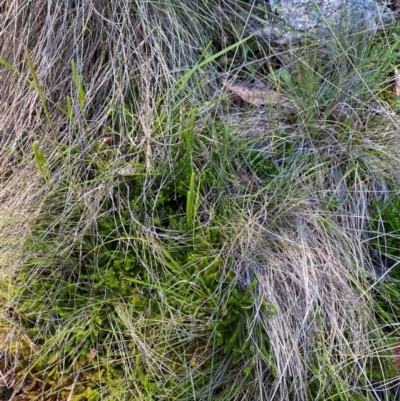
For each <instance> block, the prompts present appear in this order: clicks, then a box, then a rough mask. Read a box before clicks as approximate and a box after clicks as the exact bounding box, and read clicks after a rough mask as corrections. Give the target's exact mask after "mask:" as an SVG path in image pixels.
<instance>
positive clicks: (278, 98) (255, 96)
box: [224, 83, 289, 105]
mask: <svg viewBox="0 0 400 401" xmlns="http://www.w3.org/2000/svg"><path fill="white" fill-rule="evenodd" d="M224 86H225V88H226V89H228V90H230V91H231V92H233V93H234V94H236V95H238V96H239V97H241V98H242V99H243V100H244V101H245V102H248V103H251V104H255V105H262V104H273V103H280V102H282V101H284V100H289V98H288V97H287V96H285V95H283V94H282V93H280V92H277V91H275V90H273V89H266V88H256V87H251V86H246V85H239V84H229V83H226V84H225V85H224Z"/></svg>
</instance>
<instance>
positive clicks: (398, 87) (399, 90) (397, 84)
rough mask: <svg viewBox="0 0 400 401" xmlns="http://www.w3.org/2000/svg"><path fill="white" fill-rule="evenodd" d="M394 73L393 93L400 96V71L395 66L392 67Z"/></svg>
mask: <svg viewBox="0 0 400 401" xmlns="http://www.w3.org/2000/svg"><path fill="white" fill-rule="evenodd" d="M394 74H395V75H394V85H393V91H394V93H395V95H397V96H400V72H399V70H398V69H397V68H395V69H394Z"/></svg>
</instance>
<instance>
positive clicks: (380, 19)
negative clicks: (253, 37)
mask: <svg viewBox="0 0 400 401" xmlns="http://www.w3.org/2000/svg"><path fill="white" fill-rule="evenodd" d="M269 5H270V8H271V10H272V11H273V15H270V17H269V18H268V19H267V20H266V21H265V23H264V24H261V23H259V24H258V26H257V28H258V29H254V28H255V27H254V26H253V27H252V32H249V33H254V32H256V33H257V37H258V38H262V39H268V40H272V41H275V42H278V43H282V44H283V43H289V42H296V41H298V40H301V39H302V38H304V35H305V34H306V35H307V34H308V35H313V36H317V37H321V36H327V35H330V34H336V32H340V33H341V34H345V33H346V32H348V33H351V32H353V33H354V32H362V31H363V32H364V31H365V32H372V33H375V32H376V31H377V30H378V29H380V28H382V27H384V26H385V25H387V24H389V23H391V22H392V21H394V13H393V12H392V11H391V9H390V8H389V7H388V4H387V2H383V1H382V2H381V1H378V0H269Z"/></svg>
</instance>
